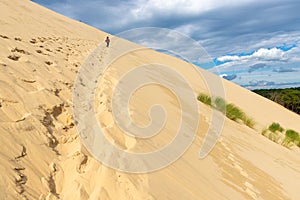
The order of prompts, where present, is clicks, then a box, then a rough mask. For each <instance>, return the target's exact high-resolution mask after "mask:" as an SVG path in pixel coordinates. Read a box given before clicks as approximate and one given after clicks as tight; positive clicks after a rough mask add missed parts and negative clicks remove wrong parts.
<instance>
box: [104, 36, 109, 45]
mask: <svg viewBox="0 0 300 200" xmlns="http://www.w3.org/2000/svg"><path fill="white" fill-rule="evenodd" d="M105 42H106V47H109V43H110V39H109V37H108V36H107V37H106V40H105Z"/></svg>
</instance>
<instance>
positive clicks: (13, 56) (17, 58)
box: [7, 54, 21, 61]
mask: <svg viewBox="0 0 300 200" xmlns="http://www.w3.org/2000/svg"><path fill="white" fill-rule="evenodd" d="M7 58H9V59H11V60H13V61H19V59H20V58H21V56H19V55H16V54H13V55H9V56H8V57H7Z"/></svg>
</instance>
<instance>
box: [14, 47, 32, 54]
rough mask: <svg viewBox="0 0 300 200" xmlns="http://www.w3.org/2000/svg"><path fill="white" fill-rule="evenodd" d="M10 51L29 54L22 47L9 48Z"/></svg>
mask: <svg viewBox="0 0 300 200" xmlns="http://www.w3.org/2000/svg"><path fill="white" fill-rule="evenodd" d="M10 51H11V52H13V53H21V54H25V55H30V53H29V52H27V51H25V50H23V49H19V48H18V47H16V48H14V49H11V50H10Z"/></svg>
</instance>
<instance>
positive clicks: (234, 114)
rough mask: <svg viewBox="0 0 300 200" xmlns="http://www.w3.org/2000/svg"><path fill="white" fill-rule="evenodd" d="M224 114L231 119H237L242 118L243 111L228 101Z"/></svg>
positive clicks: (243, 115)
mask: <svg viewBox="0 0 300 200" xmlns="http://www.w3.org/2000/svg"><path fill="white" fill-rule="evenodd" d="M226 116H227V117H228V118H229V119H231V120H233V121H237V120H238V119H243V118H244V117H245V113H244V112H243V111H242V110H241V109H239V108H238V107H237V106H235V105H234V104H232V103H230V104H227V105H226Z"/></svg>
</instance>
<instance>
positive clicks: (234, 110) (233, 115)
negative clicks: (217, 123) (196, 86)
mask: <svg viewBox="0 0 300 200" xmlns="http://www.w3.org/2000/svg"><path fill="white" fill-rule="evenodd" d="M197 99H198V100H199V101H201V102H202V103H204V104H206V105H209V106H211V107H213V108H214V109H216V110H219V111H220V112H222V113H224V114H225V115H226V117H228V118H229V119H231V120H233V121H242V122H243V123H244V124H245V125H246V126H249V127H250V128H253V127H254V125H255V122H254V120H253V119H252V118H250V117H248V116H247V115H246V114H245V113H244V112H243V111H242V110H241V109H240V108H239V107H237V106H235V105H234V104H232V103H226V101H225V100H224V99H223V98H221V97H214V98H212V97H210V96H208V95H207V94H203V93H200V94H199V95H198V98H197Z"/></svg>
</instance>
